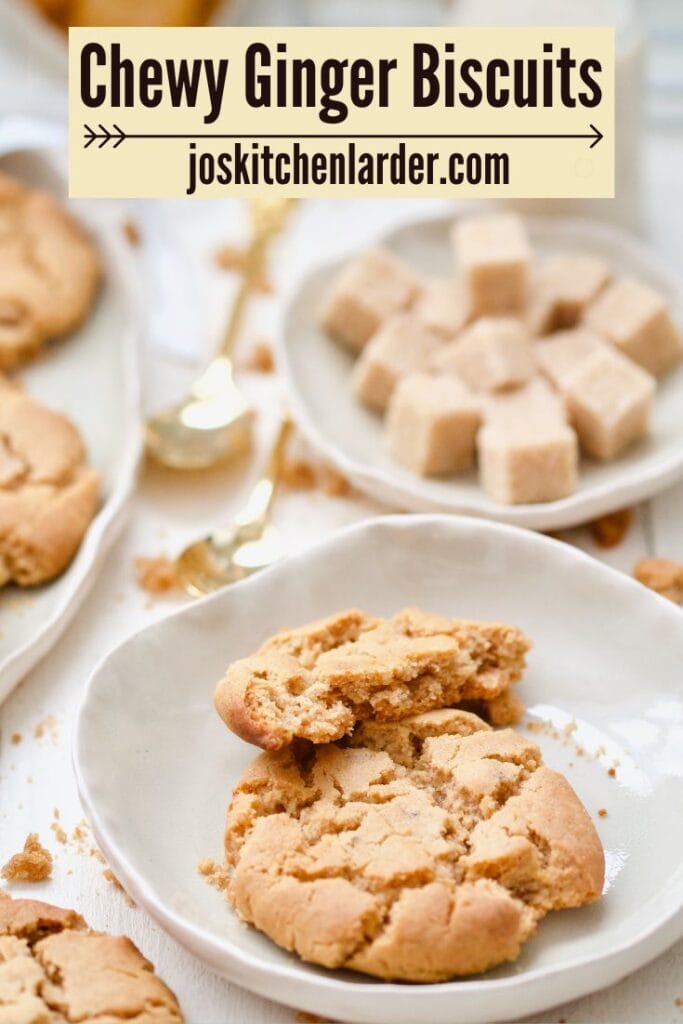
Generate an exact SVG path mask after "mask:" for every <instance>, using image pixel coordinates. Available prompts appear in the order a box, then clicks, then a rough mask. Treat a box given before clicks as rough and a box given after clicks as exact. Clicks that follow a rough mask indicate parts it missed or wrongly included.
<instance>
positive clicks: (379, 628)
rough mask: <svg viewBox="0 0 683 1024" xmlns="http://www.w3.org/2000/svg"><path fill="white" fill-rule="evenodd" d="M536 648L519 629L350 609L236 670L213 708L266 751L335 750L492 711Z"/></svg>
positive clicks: (411, 612)
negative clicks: (383, 728) (470, 712)
mask: <svg viewBox="0 0 683 1024" xmlns="http://www.w3.org/2000/svg"><path fill="white" fill-rule="evenodd" d="M529 646H530V644H529V641H528V640H527V638H526V637H525V636H524V634H523V633H521V632H520V631H519V630H518V629H515V627H514V626H508V625H503V624H499V623H487V622H470V621H467V620H462V619H450V618H446V617H444V616H442V615H432V614H429V613H426V612H422V611H419V610H418V609H410V608H409V609H405V610H404V611H402V612H398V613H397V614H395V615H393V616H392V617H391V618H389V619H379V618H375V617H373V616H370V615H368V614H366V613H365V612H362V611H359V610H357V609H351V610H350V611H345V612H339V613H337V614H336V615H332V616H330V617H329V618H328V619H322V620H320V621H318V622H314V623H311V624H309V625H306V626H301V627H300V628H298V629H294V630H284V631H283V632H281V633H278V634H276V635H275V636H274V637H272V638H271V639H270V640H267V641H266V642H265V643H264V644H262V645H261V647H260V648H259V649H258V651H257V652H256V653H255V654H253V655H251V656H250V657H247V658H243V659H241V660H240V661H236V662H234V663H233V664H232V665H231V666H230V668H229V669H228V671H227V673H226V675H225V676H224V678H223V679H222V680H221V681H220V682H219V683H218V686H217V687H216V691H215V695H214V700H215V705H216V710H217V711H218V713H219V715H220V717H221V718H222V719H223V721H224V722H225V723H226V724H227V725H228V727H229V728H230V729H232V731H233V732H235V733H237V735H238V736H241V737H242V739H244V740H246V741H247V742H249V743H255V744H256V745H257V746H261V747H263V748H264V749H267V750H277V749H279V748H281V747H284V746H287V745H288V744H290V743H292V742H293V741H294V740H295V739H297V738H300V739H307V740H311V741H312V742H313V743H327V742H329V741H332V740H337V739H341V738H342V736H345V735H348V734H349V733H350V732H352V730H353V728H354V726H355V724H356V722H358V721H364V720H366V719H368V718H372V719H373V720H375V721H378V722H388V721H396V720H398V719H401V718H405V717H406V716H407V715H411V714H416V713H418V712H420V711H425V710H431V709H433V708H439V707H447V706H450V705H453V704H457V703H458V702H460V701H473V700H474V701H481V702H482V707H483V708H484V709H485V707H486V704H487V702H488V701H491V700H494V699H495V698H497V697H499V696H500V695H501V694H502V693H504V692H505V691H506V690H507V689H508V688H509V686H510V685H511V684H512V683H514V682H516V681H517V680H518V679H519V678H520V677H521V674H522V671H523V669H524V665H525V654H526V652H527V650H528V649H529Z"/></svg>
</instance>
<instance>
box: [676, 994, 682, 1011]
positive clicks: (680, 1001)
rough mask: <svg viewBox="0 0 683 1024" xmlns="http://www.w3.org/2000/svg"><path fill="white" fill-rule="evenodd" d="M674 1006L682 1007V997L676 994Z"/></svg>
mask: <svg viewBox="0 0 683 1024" xmlns="http://www.w3.org/2000/svg"><path fill="white" fill-rule="evenodd" d="M674 1006H676V1007H678V1009H679V1010H680V1009H681V1008H683V999H682V998H681V997H680V996H676V998H675V999H674Z"/></svg>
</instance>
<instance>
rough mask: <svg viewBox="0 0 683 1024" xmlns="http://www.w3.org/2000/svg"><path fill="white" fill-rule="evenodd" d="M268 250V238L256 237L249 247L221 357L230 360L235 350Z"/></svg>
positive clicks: (225, 332)
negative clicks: (245, 312) (248, 303)
mask: <svg viewBox="0 0 683 1024" xmlns="http://www.w3.org/2000/svg"><path fill="white" fill-rule="evenodd" d="M267 248H268V237H267V236H263V235H256V236H255V237H254V239H253V240H252V242H251V243H250V245H249V248H248V250H247V252H246V255H245V257H244V269H243V273H242V278H241V280H240V285H239V288H238V289H237V295H236V296H235V301H234V302H233V304H232V309H231V310H230V316H229V317H228V322H227V324H226V327H225V331H224V332H223V338H222V341H221V344H220V348H219V355H221V356H225V357H226V358H227V359H229V358H230V357H231V356H232V353H233V349H234V348H235V341H236V340H237V335H238V333H239V329H240V327H241V325H242V319H243V317H244V311H245V309H246V307H247V302H248V300H249V296H250V295H251V293H252V291H253V290H254V284H255V282H256V280H257V278H258V276H259V274H261V273H262V272H263V268H264V266H265V262H266V251H267Z"/></svg>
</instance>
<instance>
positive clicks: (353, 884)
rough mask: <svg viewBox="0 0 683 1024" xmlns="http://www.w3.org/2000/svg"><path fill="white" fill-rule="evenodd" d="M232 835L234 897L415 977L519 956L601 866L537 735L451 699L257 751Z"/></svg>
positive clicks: (397, 976) (238, 796)
mask: <svg viewBox="0 0 683 1024" xmlns="http://www.w3.org/2000/svg"><path fill="white" fill-rule="evenodd" d="M225 849H226V858H227V862H228V865H229V866H230V868H231V871H232V876H231V881H230V885H229V888H228V899H229V900H230V901H231V902H232V904H233V905H234V907H235V909H236V911H237V912H238V914H239V915H240V917H242V918H243V919H244V920H245V921H247V922H249V923H250V924H253V925H255V926H256V927H257V928H259V929H260V930H261V931H263V932H264V933H265V934H266V935H268V936H269V937H270V938H271V939H272V940H273V941H274V942H276V943H277V944H278V945H279V946H282V947H284V948H285V949H287V950H291V951H294V952H296V953H297V954H298V955H299V956H300V957H301V958H302V959H304V960H307V961H310V962H312V963H317V964H322V965H323V966H325V967H328V968H349V969H353V970H357V971H361V972H364V973H366V974H371V975H375V976H377V977H380V978H384V979H394V980H404V981H413V982H437V981H445V980H447V979H448V978H452V977H455V976H458V975H468V974H475V973H479V972H481V971H485V970H487V969H488V968H490V967H493V966H495V965H496V964H499V963H503V962H505V961H509V960H514V959H516V957H517V956H518V955H519V952H520V949H521V946H522V944H523V943H524V941H525V940H526V939H528V938H529V937H530V936H531V935H532V934H533V932H534V930H535V928H536V924H537V922H538V921H539V920H540V918H541V917H543V916H544V915H545V914H546V913H547V912H548V911H550V910H557V909H561V908H563V907H578V906H581V905H582V904H585V903H590V902H592V901H593V900H596V899H598V897H599V896H600V893H601V891H602V884H603V875H604V856H603V851H602V846H601V843H600V840H599V838H598V835H597V833H596V831H595V828H594V826H593V823H592V822H591V820H590V818H589V816H588V814H587V812H586V810H585V809H584V807H583V805H582V804H581V803H580V801H579V799H578V797H577V796H576V794H575V793H574V791H573V789H572V788H571V786H570V785H569V783H568V782H567V780H566V779H565V778H564V777H563V776H562V775H559V774H558V773H557V772H554V771H551V770H550V769H548V768H546V767H545V766H544V765H543V764H542V759H541V754H540V751H539V749H538V747H536V746H535V745H534V744H533V743H531V742H530V741H529V740H527V739H526V738H525V737H523V736H521V735H519V734H517V733H515V732H514V731H513V730H511V729H504V730H501V731H496V732H494V731H492V730H491V729H490V728H489V726H488V725H487V724H486V723H485V722H483V721H482V720H481V719H479V718H477V717H476V716H474V715H471V714H468V713H467V712H463V711H459V710H452V709H442V710H439V711H432V712H426V713H423V714H421V715H416V716H413V717H412V718H410V719H407V720H404V721H402V722H399V723H397V724H396V725H390V724H386V723H385V724H378V723H376V722H367V723H363V724H362V725H360V726H359V727H358V728H357V729H356V731H355V732H354V734H353V736H352V737H351V739H350V740H349V741H348V743H346V744H345V745H342V744H327V745H324V746H320V747H314V746H312V745H310V744H295V745H294V746H292V747H288V748H286V749H284V750H280V751H277V752H268V753H264V754H261V755H259V757H257V758H256V760H255V761H254V762H253V763H252V765H251V766H250V767H249V769H248V770H247V772H246V774H245V775H244V777H243V778H242V780H241V781H240V783H239V784H238V786H237V787H236V789H235V791H234V794H233V800H232V803H231V805H230V808H229V810H228V823H227V829H226V835H225Z"/></svg>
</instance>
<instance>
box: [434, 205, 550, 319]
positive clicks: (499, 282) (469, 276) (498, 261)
mask: <svg viewBox="0 0 683 1024" xmlns="http://www.w3.org/2000/svg"><path fill="white" fill-rule="evenodd" d="M452 239H453V246H454V249H455V256H456V260H457V264H458V267H459V269H460V272H461V273H462V277H463V281H464V284H465V293H466V296H467V300H468V304H469V307H470V310H471V313H472V315H473V316H486V315H487V314H495V313H509V312H515V311H518V310H520V311H521V310H522V309H523V308H524V306H525V304H526V301H527V293H528V287H529V267H530V263H531V247H530V245H529V240H528V238H527V233H526V230H525V228H524V224H523V223H522V220H521V218H520V217H517V216H515V215H514V214H499V215H494V216H483V217H470V218H468V219H466V220H461V221H458V222H457V223H456V224H455V225H454V227H453V234H452Z"/></svg>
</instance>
